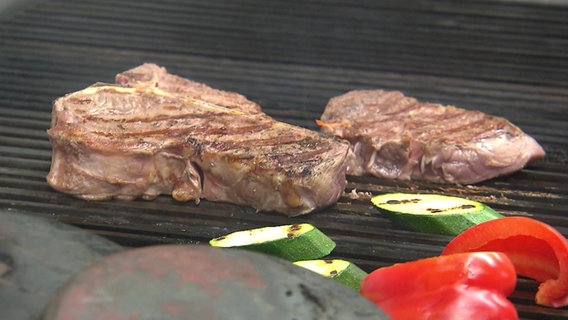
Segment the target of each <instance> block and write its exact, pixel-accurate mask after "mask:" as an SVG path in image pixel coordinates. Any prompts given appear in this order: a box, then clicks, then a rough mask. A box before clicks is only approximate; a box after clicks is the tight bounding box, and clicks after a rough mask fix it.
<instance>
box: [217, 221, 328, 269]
mask: <svg viewBox="0 0 568 320" xmlns="http://www.w3.org/2000/svg"><path fill="white" fill-rule="evenodd" d="M209 244H210V245H212V246H214V247H223V248H241V249H246V250H251V251H257V252H262V253H265V254H269V255H272V256H277V257H280V258H283V259H286V260H289V261H298V260H311V259H319V258H322V257H324V256H326V255H328V254H329V253H330V252H331V251H332V250H333V249H334V248H335V242H334V241H333V240H332V239H331V238H329V237H328V236H326V235H325V234H324V233H323V232H321V231H320V230H319V229H317V228H316V227H314V226H313V225H311V224H308V223H302V224H291V225H284V226H276V227H263V228H257V229H251V230H243V231H237V232H233V233H231V234H228V235H225V236H221V237H218V238H215V239H212V240H211V241H209Z"/></svg>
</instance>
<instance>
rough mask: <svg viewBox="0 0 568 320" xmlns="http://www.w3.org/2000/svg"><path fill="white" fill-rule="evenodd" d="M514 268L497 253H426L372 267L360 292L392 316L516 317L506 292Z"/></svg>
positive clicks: (439, 319) (416, 319) (438, 319)
mask: <svg viewBox="0 0 568 320" xmlns="http://www.w3.org/2000/svg"><path fill="white" fill-rule="evenodd" d="M516 283H517V277H516V274H515V267H514V266H513V264H512V263H511V260H509V259H508V257H507V256H506V255H505V254H503V253H500V252H474V253H462V254H453V255H448V256H440V257H432V258H426V259H421V260H416V261H411V262H405V263H399V264H395V265H392V266H388V267H384V268H379V269H376V270H375V271H373V272H371V273H369V275H368V276H367V277H365V279H363V282H362V283H361V290H360V292H361V294H362V295H363V296H364V297H366V298H367V299H369V300H370V301H372V302H374V303H375V304H376V305H377V306H379V307H380V308H381V309H383V310H384V311H385V312H386V313H387V314H388V315H389V316H390V317H392V319H413V320H426V319H428V320H446V319H476V320H490V319H491V320H493V319H499V320H505V319H518V316H517V312H516V310H515V306H514V305H513V304H512V303H511V302H510V301H509V300H507V298H506V296H507V295H509V294H511V293H512V292H513V290H514V289H515V285H516Z"/></svg>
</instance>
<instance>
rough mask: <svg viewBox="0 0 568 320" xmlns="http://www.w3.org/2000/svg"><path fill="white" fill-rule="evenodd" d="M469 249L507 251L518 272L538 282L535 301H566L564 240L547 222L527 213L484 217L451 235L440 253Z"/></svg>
mask: <svg viewBox="0 0 568 320" xmlns="http://www.w3.org/2000/svg"><path fill="white" fill-rule="evenodd" d="M471 251H499V252H503V253H505V254H507V256H508V257H509V259H511V261H512V262H513V264H514V265H515V269H516V271H517V274H518V275H521V276H524V277H527V278H531V279H534V280H536V281H539V282H541V284H540V286H539V288H538V291H537V293H536V297H535V301H536V303H537V304H540V305H544V306H550V307H562V306H565V305H568V241H567V240H566V238H565V237H564V236H563V235H562V234H560V233H559V232H558V231H557V230H556V229H554V228H553V227H551V226H550V225H548V224H546V223H543V222H540V221H538V220H535V219H532V218H527V217H505V218H499V219H494V220H490V221H486V222H483V223H481V224H478V225H476V226H473V227H471V228H470V229H467V230H466V231H464V232H462V233H461V234H459V235H458V236H457V237H455V238H454V239H453V240H452V241H450V243H449V244H448V245H447V246H446V248H445V249H444V251H443V252H442V255H444V254H454V253H458V252H471Z"/></svg>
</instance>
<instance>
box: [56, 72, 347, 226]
mask: <svg viewBox="0 0 568 320" xmlns="http://www.w3.org/2000/svg"><path fill="white" fill-rule="evenodd" d="M48 135H49V139H50V141H51V143H52V147H53V156H52V165H51V171H50V172H49V175H48V177H47V181H48V183H49V184H50V185H51V186H52V187H53V188H54V189H56V190H59V191H61V192H65V193H69V194H72V195H75V196H77V197H80V198H84V199H87V200H104V199H111V198H119V199H127V200H130V199H135V198H140V197H141V198H144V199H153V198H155V197H157V196H158V195H160V194H171V195H172V196H173V198H174V199H176V200H179V201H189V200H195V201H197V202H198V201H199V199H201V198H205V199H207V200H211V201H226V202H231V203H235V204H241V205H249V206H252V207H254V208H256V209H258V210H262V211H278V212H281V213H284V214H286V215H299V214H304V213H308V212H310V211H313V210H315V209H317V208H321V207H325V206H328V205H330V204H333V203H334V202H335V201H336V200H337V199H338V198H339V196H340V195H341V194H342V192H343V190H344V187H345V183H346V181H345V170H346V165H347V155H348V153H349V152H348V150H349V145H348V144H347V143H346V142H344V141H341V140H339V139H336V138H333V137H328V136H325V135H323V134H321V133H319V132H314V131H311V130H308V129H304V128H300V127H297V126H292V125H289V124H285V123H281V122H278V121H276V120H274V119H272V118H271V117H269V116H268V115H266V114H265V113H263V112H262V111H261V110H260V107H259V106H258V105H257V104H255V103H253V102H251V101H249V100H247V99H246V98H245V97H243V96H241V95H239V94H236V93H230V92H224V91H220V90H216V89H212V88H210V87H208V86H206V85H203V84H200V83H196V82H193V81H190V80H188V79H184V78H181V77H178V76H175V75H172V74H169V73H168V72H167V71H166V70H165V69H164V68H161V67H159V66H157V65H154V64H144V65H141V66H139V67H137V68H134V69H132V70H128V71H126V72H124V73H121V74H118V75H117V76H116V83H115V84H103V83H97V84H95V85H93V86H90V87H88V88H86V89H84V90H81V91H78V92H74V93H70V94H68V95H66V96H64V97H61V98H59V99H57V100H56V101H55V102H54V105H53V115H52V124H51V128H50V129H49V130H48Z"/></svg>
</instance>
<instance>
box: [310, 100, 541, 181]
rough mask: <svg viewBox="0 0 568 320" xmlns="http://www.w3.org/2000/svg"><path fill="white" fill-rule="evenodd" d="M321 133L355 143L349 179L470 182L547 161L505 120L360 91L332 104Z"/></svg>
mask: <svg viewBox="0 0 568 320" xmlns="http://www.w3.org/2000/svg"><path fill="white" fill-rule="evenodd" d="M321 121H322V131H323V132H325V133H327V134H330V135H334V136H337V137H340V138H343V139H346V140H348V141H349V142H350V143H351V149H352V151H353V154H354V155H355V156H354V157H352V161H351V163H350V164H349V169H348V174H350V175H362V174H367V173H368V174H372V175H375V176H377V177H381V178H390V179H403V180H408V179H416V180H426V181H433V182H442V183H456V184H471V183H476V182H480V181H483V180H487V179H490V178H494V177H497V176H500V175H505V174H509V173H512V172H514V171H517V170H519V169H521V168H523V167H524V166H525V165H526V164H527V163H528V162H530V161H533V160H535V159H538V158H542V157H543V156H544V151H543V149H542V148H541V147H540V145H539V144H538V143H537V142H536V141H535V140H534V139H533V138H531V137H530V136H528V135H526V134H525V133H524V132H522V131H521V130H520V129H519V128H518V127H516V126H514V125H513V124H511V123H510V122H509V121H507V120H506V119H503V118H500V117H495V116H491V115H488V114H485V113H482V112H479V111H470V110H464V109H460V108H456V107H453V106H442V105H439V104H433V103H423V102H419V101H417V100H416V99H414V98H411V97H407V96H404V95H403V94H402V93H400V92H397V91H391V92H389V91H383V90H357V91H351V92H348V93H346V94H344V95H341V96H338V97H334V98H332V99H330V101H329V103H328V105H327V106H326V108H325V111H324V113H323V115H322V117H321Z"/></svg>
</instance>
